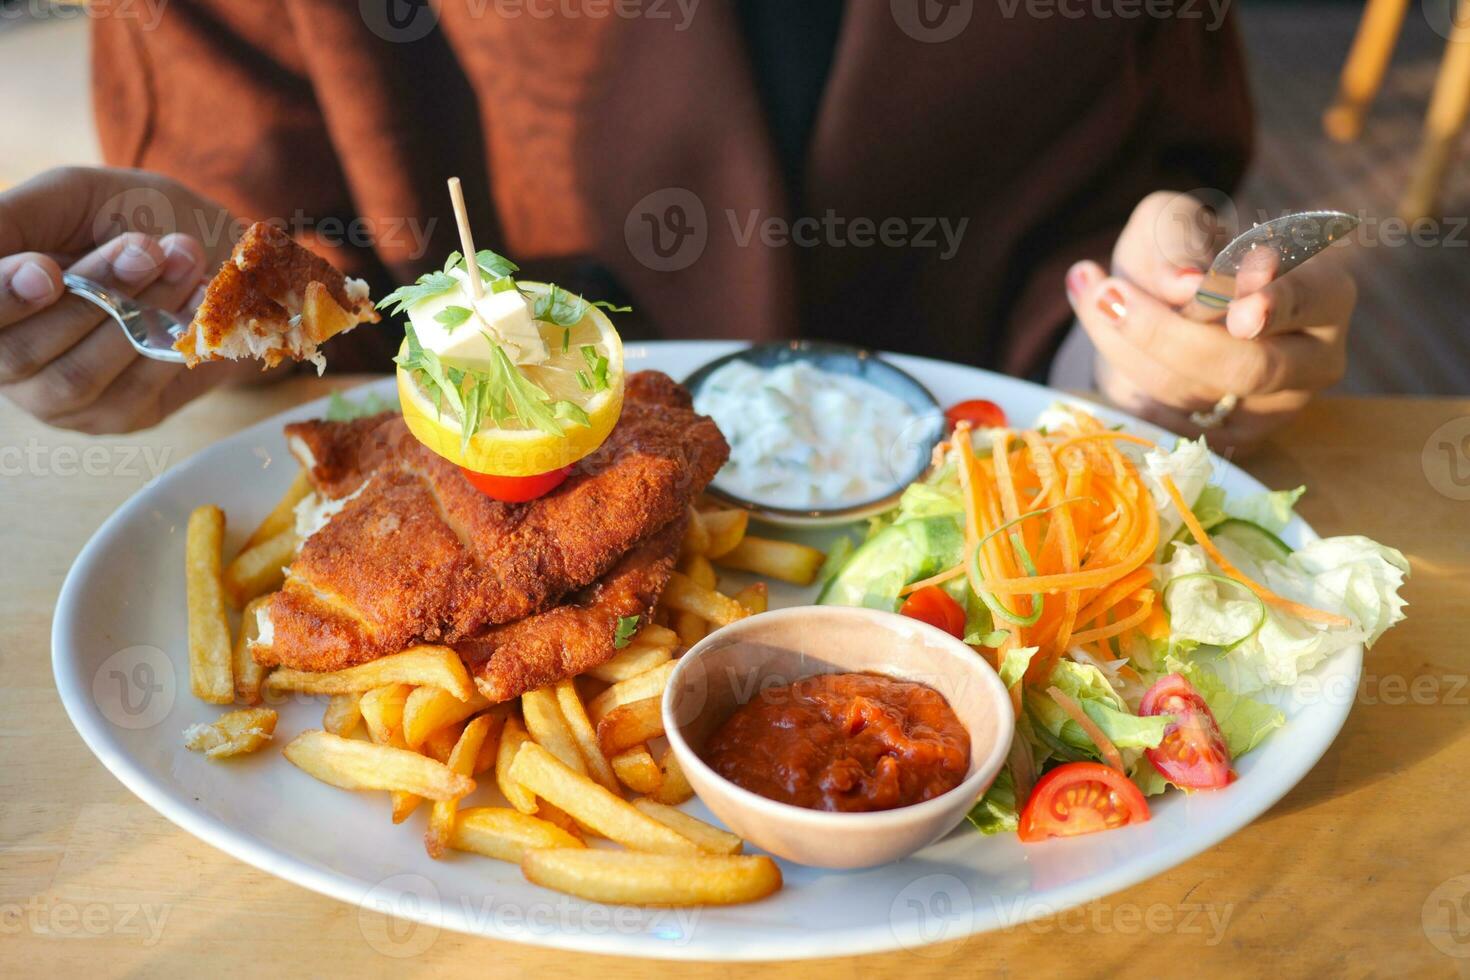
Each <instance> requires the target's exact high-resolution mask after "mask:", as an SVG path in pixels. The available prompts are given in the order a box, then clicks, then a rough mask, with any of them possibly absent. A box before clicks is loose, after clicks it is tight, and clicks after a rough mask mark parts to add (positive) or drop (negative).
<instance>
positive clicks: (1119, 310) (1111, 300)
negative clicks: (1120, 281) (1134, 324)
mask: <svg viewBox="0 0 1470 980" xmlns="http://www.w3.org/2000/svg"><path fill="white" fill-rule="evenodd" d="M1097 308H1098V309H1100V310H1102V311H1103V313H1104V314H1105V315H1106V316H1107V318H1108V319H1109V320H1113V321H1117V320H1121V319H1123V318H1124V317H1125V316H1127V315H1128V307H1126V306H1124V305H1123V294H1122V293H1121V292H1119V291H1118V289H1117V287H1115V286H1109V287H1108V288H1107V289H1104V290H1103V294H1102V296H1101V297H1099V298H1098V301H1097Z"/></svg>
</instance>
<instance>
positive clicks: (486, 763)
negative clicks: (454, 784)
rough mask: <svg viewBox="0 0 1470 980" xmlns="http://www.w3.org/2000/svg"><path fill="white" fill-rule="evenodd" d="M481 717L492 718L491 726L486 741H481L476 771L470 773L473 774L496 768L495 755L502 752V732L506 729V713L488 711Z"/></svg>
mask: <svg viewBox="0 0 1470 980" xmlns="http://www.w3.org/2000/svg"><path fill="white" fill-rule="evenodd" d="M481 717H483V718H489V719H490V728H489V730H488V731H486V732H485V741H484V742H481V743H480V754H479V755H477V756H475V771H474V772H472V773H471V774H470V775H472V776H478V775H480V774H481V773H484V772H489V771H490V770H491V769H494V768H495V757H496V756H497V755H499V754H500V733H501V732H502V731H504V730H505V717H506V716H505V715H503V714H501V713H499V712H487V713H486V714H484V715H482V716H481Z"/></svg>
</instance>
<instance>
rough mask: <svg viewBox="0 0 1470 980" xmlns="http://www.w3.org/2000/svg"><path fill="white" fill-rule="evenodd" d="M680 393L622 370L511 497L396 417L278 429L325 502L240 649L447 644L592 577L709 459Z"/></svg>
mask: <svg viewBox="0 0 1470 980" xmlns="http://www.w3.org/2000/svg"><path fill="white" fill-rule="evenodd" d="M690 406H691V402H690V398H689V394H688V392H686V391H685V390H684V389H683V388H682V387H680V386H679V385H678V384H676V383H675V382H674V381H673V380H671V379H670V378H668V377H667V376H666V375H663V374H659V373H657V372H652V371H645V372H641V373H638V374H633V375H630V376H629V377H628V378H627V382H626V392H625V395H624V402H623V413H622V417H621V418H620V419H619V421H618V424H617V425H616V426H615V427H614V428H613V431H612V433H611V434H610V435H609V436H608V439H607V441H606V442H605V443H604V444H603V445H602V446H601V447H600V448H599V449H598V450H597V451H596V452H594V453H593V454H591V455H590V456H588V457H587V458H586V459H584V460H582V461H581V462H579V463H578V464H577V467H576V471H575V472H574V473H573V475H572V476H571V477H569V478H568V479H567V481H566V482H565V483H563V484H562V485H561V486H560V487H558V488H557V489H556V490H554V491H552V492H551V493H549V494H547V495H546V496H544V497H541V498H539V499H537V500H533V501H531V502H529V503H525V504H507V503H502V502H500V501H496V500H492V499H491V498H489V497H487V496H485V495H484V494H482V493H480V492H479V491H478V490H476V489H475V488H474V487H473V486H471V485H470V483H469V481H468V480H467V479H466V478H465V477H464V475H463V473H462V472H461V471H460V469H459V468H458V467H457V466H455V465H454V464H452V463H450V462H448V461H447V460H444V459H443V458H441V457H439V456H438V455H436V454H434V453H433V452H432V451H430V450H429V449H427V448H425V447H424V446H423V445H422V444H421V443H419V442H418V440H416V439H415V438H414V437H413V436H412V435H411V434H410V433H409V432H408V430H407V427H406V426H405V425H404V423H403V420H402V419H401V418H398V417H396V416H391V415H383V416H377V417H375V418H373V419H362V420H358V421H356V422H350V423H334V422H323V421H313V422H302V423H296V424H293V425H289V426H287V427H286V435H287V439H288V442H289V443H290V444H291V446H292V450H293V453H295V454H296V455H297V457H298V459H300V460H301V462H302V464H303V465H304V466H306V467H307V470H308V473H309V475H310V478H311V480H312V482H313V484H314V485H315V486H316V487H317V489H318V491H319V492H320V493H321V494H322V495H324V496H326V497H328V498H330V499H332V500H334V501H337V502H339V503H340V505H341V507H340V510H339V511H338V512H337V513H336V514H335V516H333V517H332V518H331V520H330V521H329V522H328V523H327V524H326V526H325V527H323V528H322V529H321V530H320V531H319V532H317V533H315V534H313V535H311V536H310V537H309V538H307V539H306V541H305V543H304V545H303V546H302V549H301V553H300V555H299V556H298V557H297V558H296V560H295V562H293V563H292V565H291V567H290V569H289V572H288V574H287V577H286V584H285V586H284V587H283V588H282V589H281V591H280V592H278V593H276V594H275V596H274V597H273V598H272V599H271V601H270V603H269V605H268V606H267V607H266V610H265V611H264V613H263V614H262V617H261V622H260V626H261V636H260V638H259V640H258V641H257V645H256V646H255V647H254V648H253V652H254V656H255V659H256V660H257V661H258V662H260V663H262V664H284V665H286V666H289V667H295V668H298V669H301V670H312V671H326V670H338V669H341V668H344V667H349V666H353V665H355V664H359V663H365V662H367V661H369V660H373V659H376V658H377V657H381V656H384V655H386V654H389V653H395V652H397V651H399V650H402V649H404V648H405V647H407V646H409V645H410V644H412V643H414V642H421V641H422V642H433V643H448V644H453V643H457V642H459V641H461V640H465V639H468V638H470V637H474V636H476V635H478V634H480V633H481V632H482V631H484V629H485V628H486V627H488V626H492V625H496V624H502V623H510V622H514V621H516V620H521V619H524V618H525V617H527V616H530V615H531V614H533V613H537V612H541V611H543V610H545V609H547V608H549V607H550V606H551V605H553V604H554V603H555V602H557V601H558V600H559V599H561V598H562V597H563V596H565V595H566V594H568V593H570V592H574V591H576V590H579V589H582V588H584V587H585V586H588V585H589V584H591V583H593V582H595V581H596V580H597V579H599V578H601V577H602V576H603V575H604V574H606V573H607V572H608V571H609V570H610V569H611V568H612V567H613V566H614V565H615V564H617V563H618V562H619V561H620V560H621V559H622V558H623V556H624V555H625V554H626V553H627V552H628V551H630V550H631V549H633V548H634V546H635V545H637V544H639V543H640V542H642V541H644V540H646V539H648V538H649V537H651V536H652V535H654V534H655V532H658V531H660V530H661V529H664V528H667V527H668V526H669V525H670V524H671V523H673V522H674V521H676V520H678V519H679V518H680V517H681V516H682V515H684V514H685V512H686V510H687V508H688V505H689V504H690V502H691V501H692V500H693V499H694V497H695V496H697V495H698V494H699V493H701V492H702V491H703V490H704V488H705V487H706V486H707V485H708V483H709V481H710V480H711V479H713V478H714V475H715V472H716V471H717V470H718V469H719V468H720V467H721V466H722V465H724V462H725V459H726V457H727V456H728V455H729V447H728V446H727V445H726V443H725V439H724V437H723V436H722V435H721V434H720V431H719V429H718V428H717V427H716V426H715V424H714V422H712V421H711V420H710V419H708V418H705V417H703V416H700V415H696V414H695V413H694V411H693V409H692V408H691V407H690Z"/></svg>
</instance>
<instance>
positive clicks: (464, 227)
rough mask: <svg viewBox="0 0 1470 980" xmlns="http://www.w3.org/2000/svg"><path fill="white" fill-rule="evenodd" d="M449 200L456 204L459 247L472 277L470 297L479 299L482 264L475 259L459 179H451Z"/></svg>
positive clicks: (468, 216) (481, 291) (472, 237)
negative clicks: (462, 251)
mask: <svg viewBox="0 0 1470 980" xmlns="http://www.w3.org/2000/svg"><path fill="white" fill-rule="evenodd" d="M449 200H450V201H451V202H452V203H453V204H454V221H455V223H456V224H457V225H459V247H460V248H461V249H463V250H464V255H465V263H466V265H465V268H466V269H467V271H468V272H469V275H470V295H471V296H473V297H474V298H475V299H477V300H478V299H479V298H480V297H481V296H483V295H484V292H483V290H484V286H482V285H481V284H480V262H479V259H477V258H476V257H475V236H474V235H472V234H470V215H469V212H468V211H466V210H465V206H464V189H463V188H461V187H460V186H459V178H458V177H450V178H449Z"/></svg>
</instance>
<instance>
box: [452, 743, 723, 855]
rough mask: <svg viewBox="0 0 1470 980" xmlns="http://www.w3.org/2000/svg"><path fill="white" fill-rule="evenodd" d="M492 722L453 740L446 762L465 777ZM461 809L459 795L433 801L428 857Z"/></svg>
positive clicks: (477, 755) (469, 771)
mask: <svg viewBox="0 0 1470 980" xmlns="http://www.w3.org/2000/svg"><path fill="white" fill-rule="evenodd" d="M491 724H492V722H491V718H490V716H489V715H481V716H480V717H478V718H475V719H473V720H471V721H470V722H469V724H467V725H465V726H464V731H463V732H461V733H460V735H459V739H458V740H457V741H456V742H455V743H454V748H453V749H451V750H450V752H449V761H448V762H446V763H445V765H447V766H448V767H449V768H450V769H452V770H454V771H455V772H457V773H459V774H460V775H462V776H470V775H473V774H474V773H473V770H474V767H475V760H476V759H478V758H479V757H480V747H481V746H482V745H484V744H485V737H486V736H487V735H488V734H489V733H490V726H491ZM458 809H459V799H458V798H455V799H452V800H436V801H435V802H434V806H433V808H432V809H431V810H430V811H429V828H428V829H427V830H425V831H424V849H425V850H426V851H428V852H429V857H431V858H439V857H443V856H444V849H445V848H446V847H448V846H449V841H450V839H451V838H453V836H454V824H455V819H454V814H455V812H456V811H457V810H458ZM511 812H512V813H514V812H515V811H514V810H512V811H511ZM531 819H533V820H534V819H535V818H534V817H532V818H531ZM654 819H658V818H657V817H655V818H654ZM712 829H713V828H712Z"/></svg>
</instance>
